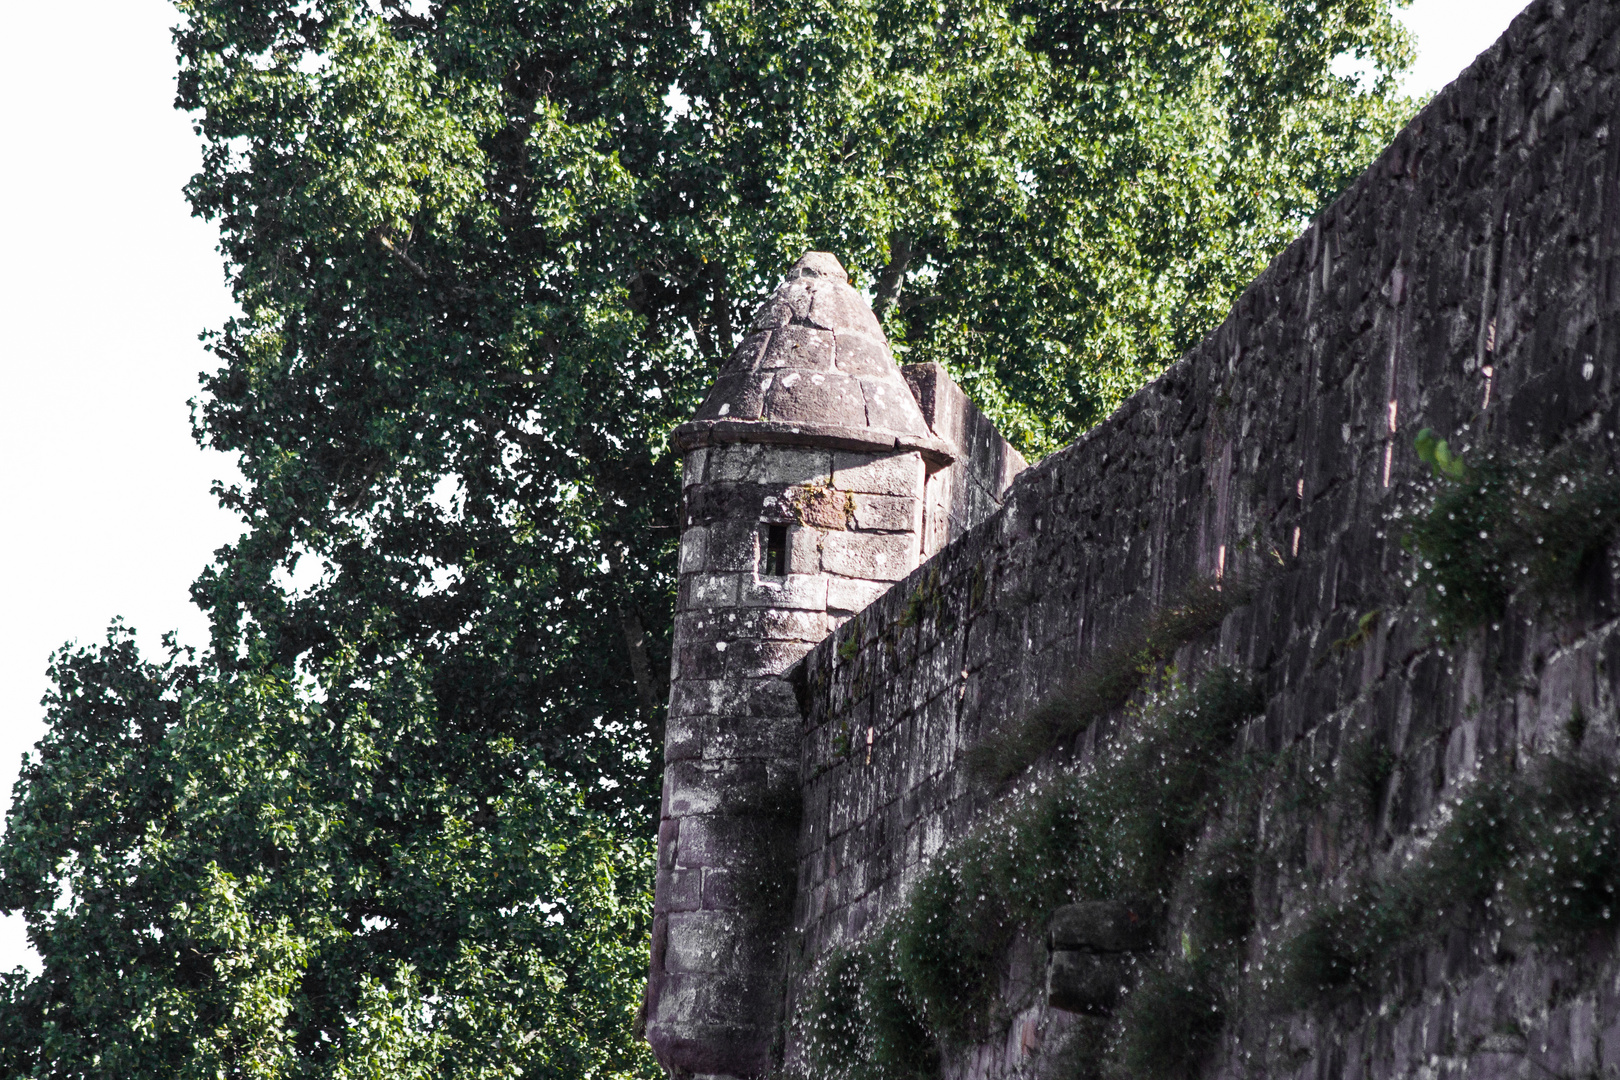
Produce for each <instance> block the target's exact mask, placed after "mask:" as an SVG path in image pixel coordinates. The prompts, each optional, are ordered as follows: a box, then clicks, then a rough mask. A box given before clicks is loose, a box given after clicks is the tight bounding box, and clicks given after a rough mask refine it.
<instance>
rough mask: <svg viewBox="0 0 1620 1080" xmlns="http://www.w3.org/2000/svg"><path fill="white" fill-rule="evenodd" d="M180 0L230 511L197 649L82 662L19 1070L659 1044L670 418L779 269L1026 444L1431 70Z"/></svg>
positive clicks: (753, 24)
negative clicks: (652, 1020)
mask: <svg viewBox="0 0 1620 1080" xmlns="http://www.w3.org/2000/svg"><path fill="white" fill-rule="evenodd" d="M177 6H178V7H179V10H180V13H181V23H180V25H179V27H178V29H177V31H176V37H175V40H176V43H177V47H178V51H179V55H180V61H181V74H180V80H179V94H178V104H179V106H180V107H181V108H183V109H185V110H187V111H188V112H190V113H191V114H192V115H193V116H194V117H195V118H196V124H197V130H198V133H199V135H200V136H201V138H202V140H203V143H204V147H205V157H204V163H203V167H202V169H201V171H200V172H199V173H198V174H197V176H196V177H195V178H194V180H193V182H192V184H191V186H190V188H189V194H190V197H191V199H192V201H193V205H194V207H195V208H196V211H197V213H199V214H201V215H203V216H205V217H207V218H209V219H210V220H213V221H215V222H216V223H217V224H218V225H219V228H220V231H221V238H222V251H223V253H224V255H225V257H226V260H227V264H228V266H229V270H230V274H231V277H232V281H233V284H234V287H235V291H236V297H237V299H238V301H239V303H240V306H241V310H242V312H243V314H242V315H241V317H239V318H237V319H235V320H233V321H231V322H230V323H228V324H227V325H226V326H224V327H222V328H220V329H219V330H218V332H217V333H215V334H214V335H213V336H212V337H211V347H212V349H213V350H214V352H215V354H216V355H217V356H218V358H219V361H220V367H219V369H218V370H217V371H216V372H214V373H213V374H212V375H210V376H208V377H207V378H206V379H205V382H204V393H203V395H202V397H201V398H200V399H199V402H198V403H197V405H196V409H195V413H194V416H195V428H196V433H197V436H198V438H199V439H200V440H202V441H203V442H205V443H207V444H209V445H212V446H214V447H216V448H219V449H222V450H225V451H227V452H231V453H235V454H236V455H238V457H239V460H240V462H241V466H242V472H243V475H244V477H245V482H244V483H243V484H242V485H241V486H239V487H232V488H229V489H224V490H221V491H220V492H219V496H220V498H221V499H222V501H223V502H224V503H225V505H227V506H229V507H231V508H233V509H234V510H236V511H237V512H239V513H240V514H241V515H242V517H243V519H244V521H245V522H246V523H247V526H248V529H247V532H246V534H245V535H244V537H243V539H242V540H241V541H240V542H239V543H237V544H235V545H232V546H230V547H227V548H225V549H222V550H221V551H220V552H219V554H218V558H217V559H216V561H215V563H214V564H213V565H212V566H211V567H210V568H208V569H207V570H206V571H205V572H204V573H203V575H202V576H201V577H200V578H199V580H198V582H197V584H196V586H195V588H194V596H195V598H196V600H197V602H198V603H199V604H201V605H202V606H203V607H204V609H205V610H207V612H208V613H209V615H210V617H211V619H212V625H213V639H212V643H211V647H210V649H209V650H208V652H207V653H206V655H205V656H204V657H203V658H202V659H201V660H198V659H195V658H189V657H186V656H184V655H182V654H178V653H177V654H174V655H171V656H170V657H168V658H167V659H166V660H163V661H149V660H145V659H142V658H141V657H139V656H138V655H137V654H136V653H135V651H134V648H133V645H132V644H131V643H130V641H129V639H128V637H127V635H125V634H124V633H123V632H122V631H117V630H115V632H113V633H112V635H111V636H110V637H109V639H108V642H107V643H106V644H105V645H104V646H98V647H96V648H93V649H87V650H79V651H69V652H64V653H62V654H60V655H59V656H58V657H57V659H56V661H55V666H54V667H53V674H54V677H55V679H56V684H57V690H56V692H55V693H54V695H53V697H52V698H51V699H50V700H49V701H48V703H47V704H48V709H49V711H50V719H51V733H50V735H49V736H48V737H47V739H46V741H45V742H44V743H42V744H41V747H40V750H39V757H38V760H36V761H33V762H31V763H30V764H29V765H28V768H27V769H26V771H25V773H24V777H23V780H22V782H21V786H20V787H19V794H18V797H17V802H16V804H15V806H14V807H13V810H12V813H11V817H10V819H9V822H8V832H7V837H6V840H5V844H4V849H3V851H0V905H3V906H4V907H5V908H6V909H7V910H22V911H24V912H25V913H27V915H28V918H29V920H30V926H31V933H32V934H33V936H34V940H35V942H36V944H37V946H38V947H39V948H40V951H41V953H42V956H43V957H44V959H45V970H44V973H43V974H42V975H40V976H38V977H36V978H27V977H24V976H20V975H19V976H14V977H13V978H12V980H11V982H10V983H9V984H8V991H7V992H8V994H9V997H8V998H7V999H6V1000H7V1002H8V1003H7V1005H6V1006H5V1009H4V1013H3V1023H0V1040H3V1041H0V1046H3V1047H4V1049H5V1052H6V1053H8V1054H10V1055H11V1057H10V1058H9V1059H8V1065H9V1067H10V1069H11V1071H12V1072H14V1073H16V1074H21V1075H28V1074H39V1075H44V1074H46V1073H50V1074H51V1075H72V1076H94V1075H113V1074H116V1075H141V1074H143V1073H145V1074H153V1075H171V1074H172V1075H191V1074H193V1073H195V1074H197V1075H201V1074H203V1073H209V1074H210V1075H214V1074H229V1075H267V1076H270V1075H274V1076H281V1075H287V1076H294V1075H297V1076H304V1075H308V1076H322V1077H325V1076H332V1077H339V1076H349V1075H361V1074H366V1075H372V1074H377V1075H380V1074H382V1073H385V1072H386V1073H393V1072H405V1073H409V1072H410V1071H411V1070H413V1069H414V1070H416V1071H418V1072H421V1073H423V1074H424V1075H426V1074H428V1073H432V1074H434V1075H446V1076H451V1075H453V1076H461V1075H468V1076H473V1075H476V1076H484V1075H490V1076H494V1075H524V1076H531V1075H550V1074H552V1073H557V1074H567V1075H609V1074H615V1073H622V1072H631V1071H637V1070H645V1069H647V1068H648V1062H647V1059H646V1057H645V1056H644V1055H642V1056H637V1053H638V1052H637V1051H636V1050H635V1049H634V1048H633V1046H632V1042H631V1034H630V1032H629V1028H630V1016H631V1015H632V1013H633V1010H634V1006H635V1003H636V999H637V996H638V992H639V991H638V988H639V982H640V979H641V975H642V966H643V963H644V959H643V957H642V956H641V955H640V954H639V953H638V949H639V948H640V942H641V940H642V937H641V935H643V934H644V930H645V925H644V923H645V915H646V892H647V889H648V882H649V878H650V875H649V873H648V872H647V865H648V863H647V860H648V858H649V852H650V844H651V833H652V829H651V821H652V818H653V815H654V813H655V808H656V802H657V793H658V772H659V766H658V759H659V752H658V751H659V746H660V743H661V728H660V725H661V722H662V705H663V699H664V697H665V694H666V692H667V691H666V687H665V685H664V682H663V677H664V672H665V671H666V670H667V668H668V664H669V628H670V621H671V610H672V606H673V591H674V575H673V570H674V565H673V564H674V550H675V542H676V539H677V534H678V528H679V518H678V513H679V492H678V476H677V473H678V462H677V461H676V459H675V455H674V453H673V452H672V450H671V448H670V446H669V444H668V442H667V435H668V432H669V430H670V429H671V428H672V427H673V426H674V425H675V424H676V423H677V422H679V421H680V420H682V419H684V418H685V417H686V416H688V415H690V413H691V411H692V409H693V408H694V407H695V405H696V403H697V401H698V399H699V397H700V395H701V394H702V392H703V390H704V389H705V387H706V385H707V383H708V382H709V380H710V378H711V377H712V375H713V373H714V371H715V370H716V369H717V367H718V365H719V363H720V361H721V360H722V358H723V357H724V356H725V354H726V353H727V352H728V351H729V349H730V347H731V344H732V342H733V341H734V340H736V339H737V337H738V335H739V333H740V331H741V330H742V328H743V327H744V325H745V323H746V321H747V319H748V317H749V316H750V314H751V311H752V309H753V307H754V306H755V304H756V303H757V302H758V301H759V300H760V299H761V298H762V297H763V296H764V294H765V292H766V291H767V290H768V289H769V288H771V287H772V286H774V284H775V283H776V280H777V278H778V277H779V275H780V274H781V273H782V271H783V270H784V269H785V268H786V266H787V265H789V264H790V263H791V261H792V260H793V259H795V258H796V257H797V256H798V255H799V254H800V253H801V252H802V251H803V250H805V249H807V248H821V249H827V250H832V251H835V252H837V253H838V254H839V255H840V257H841V258H843V260H844V261H845V263H846V265H848V266H850V267H851V268H852V272H853V274H854V276H855V278H856V280H857V282H858V283H859V284H861V285H862V286H863V287H865V288H867V289H869V290H870V293H871V295H872V296H873V299H874V304H875V306H876V307H877V308H878V309H879V310H880V312H881V313H882V314H883V316H884V319H885V322H886V325H887V327H888V329H889V331H890V334H891V336H892V337H893V339H894V341H895V343H896V347H897V349H900V350H902V351H903V354H904V357H905V358H906V359H910V360H938V361H940V362H942V363H944V364H945V365H946V366H947V367H949V368H950V369H951V370H952V372H953V373H954V374H955V375H956V376H957V378H958V379H959V380H961V381H962V382H963V383H964V385H966V386H967V387H968V389H969V390H970V391H971V392H972V393H973V394H974V395H975V396H976V397H977V398H978V399H979V400H980V401H981V403H983V404H984V405H985V406H986V407H987V408H988V409H989V410H990V411H991V412H992V414H993V415H994V416H995V417H996V419H997V420H998V422H999V423H1000V424H1001V425H1002V427H1003V430H1005V431H1007V432H1008V433H1009V434H1010V435H1011V436H1012V437H1014V439H1015V440H1016V441H1018V442H1019V443H1020V445H1021V446H1022V447H1023V448H1024V449H1025V450H1026V451H1027V452H1029V453H1031V454H1036V455H1038V454H1040V453H1042V452H1044V451H1046V450H1049V449H1051V448H1052V447H1055V446H1057V445H1060V444H1061V443H1063V442H1065V441H1067V440H1068V439H1070V438H1072V437H1073V436H1074V435H1076V434H1077V433H1078V432H1079V431H1081V430H1083V428H1084V427H1085V426H1087V425H1088V424H1090V423H1092V422H1093V421H1094V420H1096V419H1097V418H1098V417H1100V416H1101V415H1103V414H1105V413H1106V412H1107V411H1108V410H1109V409H1111V408H1112V407H1113V406H1114V405H1115V404H1117V403H1118V402H1119V401H1120V400H1121V399H1122V398H1123V397H1124V396H1125V395H1126V394H1127V393H1129V392H1130V391H1131V390H1132V389H1134V388H1135V387H1136V386H1138V385H1140V384H1141V382H1142V381H1144V380H1145V379H1146V378H1148V377H1149V376H1150V375H1151V374H1153V373H1154V372H1155V371H1157V370H1158V369H1160V368H1161V367H1162V366H1163V365H1164V364H1166V363H1168V362H1169V361H1171V360H1173V359H1174V358H1175V357H1176V356H1178V355H1179V354H1180V353H1181V352H1182V351H1183V350H1184V349H1185V348H1187V347H1188V346H1190V345H1191V344H1193V343H1194V342H1195V341H1196V339H1197V338H1198V337H1199V336H1200V335H1201V334H1203V333H1204V332H1206V331H1207V330H1208V329H1209V328H1210V327H1211V326H1212V325H1213V323H1214V322H1215V321H1216V320H1217V319H1218V318H1219V317H1220V315H1221V314H1222V313H1223V312H1224V310H1225V308H1226V306H1227V305H1228V304H1229V302H1230V300H1231V299H1232V297H1233V296H1234V295H1235V294H1236V291H1237V290H1238V289H1239V288H1241V287H1242V286H1243V285H1244V284H1245V283H1246V282H1247V281H1248V280H1249V278H1251V277H1252V276H1253V274H1254V273H1255V272H1256V271H1257V270H1258V269H1259V268H1260V266H1261V265H1262V264H1263V262H1264V261H1265V259H1266V258H1268V257H1269V256H1270V255H1271V254H1272V253H1274V252H1275V251H1276V250H1277V249H1278V247H1279V246H1280V244H1281V243H1282V242H1284V241H1285V240H1286V239H1287V238H1288V237H1289V236H1290V235H1291V234H1292V233H1293V232H1294V231H1295V230H1296V229H1297V228H1298V227H1299V226H1300V224H1301V223H1302V222H1303V220H1304V218H1305V217H1306V215H1308V214H1309V213H1311V212H1312V211H1313V210H1314V209H1315V208H1316V207H1317V206H1319V205H1320V204H1321V203H1322V202H1323V201H1324V200H1325V199H1327V198H1328V197H1330V196H1331V195H1332V194H1333V193H1334V192H1336V191H1337V190H1338V188H1339V187H1340V186H1342V185H1343V184H1344V183H1346V182H1347V181H1348V180H1349V179H1350V178H1351V177H1352V176H1353V175H1354V174H1355V173H1356V172H1357V171H1358V170H1359V169H1360V168H1361V167H1362V166H1363V165H1364V164H1365V162H1366V161H1367V160H1368V159H1369V158H1370V157H1371V154H1372V153H1373V152H1374V151H1375V150H1376V148H1377V147H1378V146H1380V145H1382V144H1383V143H1384V142H1385V141H1387V139H1388V138H1389V137H1390V136H1391V135H1392V134H1393V132H1394V129H1395V126H1396V124H1397V122H1398V121H1399V120H1400V119H1401V118H1402V117H1403V116H1404V115H1405V113H1406V112H1407V111H1408V110H1409V108H1410V105H1409V103H1406V102H1403V101H1401V100H1399V99H1397V98H1396V97H1395V95H1394V90H1393V82H1392V78H1393V73H1394V72H1395V71H1396V70H1398V69H1399V67H1400V66H1401V65H1402V64H1403V63H1405V61H1406V59H1407V58H1408V52H1409V50H1408V47H1407V43H1406V41H1405V39H1404V37H1403V36H1402V34H1401V32H1400V30H1399V28H1398V25H1397V24H1396V23H1395V22H1394V21H1393V20H1392V18H1391V15H1390V11H1389V6H1390V5H1389V0H1229V2H1225V3H1218V2H1216V0H1170V2H1165V3H1160V4H1157V5H1142V6H1126V5H1123V4H1119V3H1113V2H1098V3H1084V4H1075V3H1072V2H1058V0H1039V2H1036V0H1030V2H1024V0H1017V2H1008V0H995V2H989V0H968V2H966V3H962V4H956V5H943V4H939V3H935V2H928V0H783V2H782V3H778V4H775V5H762V4H757V3H755V2H753V0H572V2H570V3H566V4H564V3H557V2H548V0H459V2H454V3H451V2H442V0H433V2H424V0H249V2H243V0H177ZM1345 57H1350V58H1359V60H1360V62H1361V63H1362V65H1363V67H1364V69H1365V71H1366V72H1367V74H1365V75H1363V76H1361V77H1360V79H1359V80H1358V79H1357V78H1351V77H1341V76H1338V75H1335V74H1333V67H1332V65H1333V64H1334V63H1335V62H1337V61H1339V60H1340V59H1341V58H1345ZM546 905H552V906H550V907H547V906H546ZM581 1033H584V1034H581ZM573 1042H584V1043H587V1044H588V1045H589V1046H590V1047H592V1048H593V1049H592V1051H591V1053H589V1054H584V1055H582V1056H574V1057H570V1056H569V1055H568V1053H567V1052H566V1047H567V1046H568V1045H571V1044H572V1043H573ZM390 1054H391V1055H394V1056H393V1057H391V1058H390V1057H388V1056H387V1055H390ZM368 1069H369V1070H370V1072H369V1073H368V1072H367V1070H368Z"/></svg>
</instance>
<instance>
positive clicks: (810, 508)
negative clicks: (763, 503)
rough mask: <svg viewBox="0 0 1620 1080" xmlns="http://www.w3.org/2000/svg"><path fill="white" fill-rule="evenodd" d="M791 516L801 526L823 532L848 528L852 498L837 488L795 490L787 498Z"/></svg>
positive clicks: (820, 487) (816, 487)
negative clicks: (790, 504)
mask: <svg viewBox="0 0 1620 1080" xmlns="http://www.w3.org/2000/svg"><path fill="white" fill-rule="evenodd" d="M789 500H790V502H791V503H792V506H793V515H794V517H795V518H797V519H798V520H799V522H800V523H801V524H804V525H809V526H812V527H813V528H817V529H823V530H836V529H845V528H848V527H849V516H850V506H851V504H852V502H853V501H854V500H853V497H852V496H851V494H850V493H849V492H847V491H839V490H838V489H837V488H831V487H822V486H819V485H817V486H812V487H801V488H795V489H794V491H793V492H792V494H791V495H790V497H789Z"/></svg>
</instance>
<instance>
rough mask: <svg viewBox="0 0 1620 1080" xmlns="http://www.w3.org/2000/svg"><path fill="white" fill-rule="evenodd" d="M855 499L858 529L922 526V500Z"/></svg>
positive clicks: (893, 497)
mask: <svg viewBox="0 0 1620 1080" xmlns="http://www.w3.org/2000/svg"><path fill="white" fill-rule="evenodd" d="M853 499H854V503H855V527H856V528H857V529H866V530H881V531H885V532H916V531H918V529H919V528H920V526H921V520H920V519H921V516H922V501H921V500H920V499H914V498H911V497H909V496H897V495H855V496H853ZM683 554H684V552H683Z"/></svg>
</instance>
